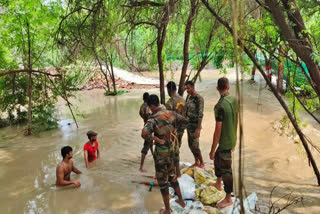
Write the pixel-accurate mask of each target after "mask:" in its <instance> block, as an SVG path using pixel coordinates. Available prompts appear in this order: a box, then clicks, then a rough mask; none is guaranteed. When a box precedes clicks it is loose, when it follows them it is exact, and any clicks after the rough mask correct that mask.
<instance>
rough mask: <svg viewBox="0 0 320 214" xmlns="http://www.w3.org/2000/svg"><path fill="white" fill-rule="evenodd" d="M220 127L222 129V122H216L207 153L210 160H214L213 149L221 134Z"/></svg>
mask: <svg viewBox="0 0 320 214" xmlns="http://www.w3.org/2000/svg"><path fill="white" fill-rule="evenodd" d="M221 129H222V122H218V121H217V122H216V128H215V130H214V134H213V141H212V146H211V151H210V153H209V157H210V159H211V160H214V155H215V151H216V149H217V147H218V144H219V141H220V136H221Z"/></svg>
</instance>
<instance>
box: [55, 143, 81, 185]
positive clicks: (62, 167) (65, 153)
mask: <svg viewBox="0 0 320 214" xmlns="http://www.w3.org/2000/svg"><path fill="white" fill-rule="evenodd" d="M61 155H62V157H63V160H62V161H61V162H60V163H59V164H58V166H57V170H56V175H57V181H56V186H68V185H71V184H73V185H75V186H76V187H80V186H81V184H80V182H79V181H75V180H71V178H70V175H71V171H72V172H74V173H77V174H81V171H80V170H78V169H77V168H76V167H75V166H74V165H73V161H72V160H71V158H72V148H71V147H70V146H65V147H63V148H62V149H61Z"/></svg>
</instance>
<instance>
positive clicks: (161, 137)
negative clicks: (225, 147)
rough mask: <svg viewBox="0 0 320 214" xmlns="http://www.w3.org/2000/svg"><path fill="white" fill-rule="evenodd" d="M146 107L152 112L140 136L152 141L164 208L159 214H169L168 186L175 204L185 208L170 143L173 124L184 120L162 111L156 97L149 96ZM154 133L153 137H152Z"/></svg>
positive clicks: (173, 113) (184, 120)
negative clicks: (173, 192) (173, 196)
mask: <svg viewBox="0 0 320 214" xmlns="http://www.w3.org/2000/svg"><path fill="white" fill-rule="evenodd" d="M148 106H149V107H150V109H151V111H152V115H150V117H149V119H148V121H147V123H146V125H145V126H144V128H143V129H142V133H141V136H142V137H143V138H144V139H145V140H149V141H151V140H154V142H155V151H154V160H155V169H156V177H157V181H158V183H159V186H160V191H161V194H162V198H163V202H164V205H165V208H162V209H161V210H160V213H161V214H164V213H165V214H169V213H171V210H170V205H169V186H170V184H171V187H172V188H174V190H175V193H176V194H177V196H178V198H179V199H178V200H177V203H178V204H180V206H181V207H185V203H184V201H183V199H182V195H181V191H180V187H179V183H178V181H177V177H176V175H175V167H174V161H173V159H174V151H173V147H172V142H173V141H174V136H172V132H173V131H174V130H175V128H174V125H173V124H174V123H176V122H178V123H179V122H184V123H186V122H187V121H186V119H185V118H184V117H182V116H181V115H179V114H177V113H176V112H173V111H168V110H162V109H161V108H160V105H159V98H158V96H157V95H154V94H153V95H151V96H150V97H149V99H148ZM152 133H154V137H152Z"/></svg>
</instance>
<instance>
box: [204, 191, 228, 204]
mask: <svg viewBox="0 0 320 214" xmlns="http://www.w3.org/2000/svg"><path fill="white" fill-rule="evenodd" d="M225 196H226V193H225V191H219V190H217V189H216V188H215V187H213V186H209V187H207V188H205V189H204V190H203V191H202V192H201V194H200V201H201V202H202V203H203V204H205V205H211V204H215V203H217V202H218V201H220V200H221V199H223V198H224V197H225Z"/></svg>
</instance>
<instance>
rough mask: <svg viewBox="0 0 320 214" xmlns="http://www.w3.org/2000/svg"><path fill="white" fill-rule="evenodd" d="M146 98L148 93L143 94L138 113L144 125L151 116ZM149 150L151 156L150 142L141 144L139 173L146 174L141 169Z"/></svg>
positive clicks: (144, 170)
mask: <svg viewBox="0 0 320 214" xmlns="http://www.w3.org/2000/svg"><path fill="white" fill-rule="evenodd" d="M148 98H149V93H148V92H145V93H144V94H143V104H142V105H141V107H140V111H139V114H140V117H141V118H142V119H143V122H144V125H145V124H146V122H147V120H148V118H149V116H150V114H151V112H150V109H149V107H148V103H147V101H148ZM149 149H150V151H151V154H152V155H153V150H152V141H151V142H148V141H147V140H145V141H144V144H143V148H142V150H141V161H140V168H139V171H140V172H147V170H146V169H144V168H143V164H144V160H145V158H146V155H147V153H148V151H149Z"/></svg>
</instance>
